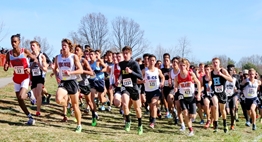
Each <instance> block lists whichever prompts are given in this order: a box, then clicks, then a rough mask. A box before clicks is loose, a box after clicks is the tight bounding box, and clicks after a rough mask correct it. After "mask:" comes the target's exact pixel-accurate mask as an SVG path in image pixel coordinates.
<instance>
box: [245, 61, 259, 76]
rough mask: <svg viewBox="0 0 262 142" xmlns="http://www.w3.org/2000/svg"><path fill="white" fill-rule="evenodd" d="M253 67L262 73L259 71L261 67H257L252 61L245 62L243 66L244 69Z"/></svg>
mask: <svg viewBox="0 0 262 142" xmlns="http://www.w3.org/2000/svg"><path fill="white" fill-rule="evenodd" d="M251 68H253V69H255V70H256V71H257V72H259V73H260V71H259V69H258V68H257V66H256V65H254V64H252V63H250V62H248V63H246V64H244V65H243V66H242V69H243V70H244V69H247V70H249V69H251Z"/></svg>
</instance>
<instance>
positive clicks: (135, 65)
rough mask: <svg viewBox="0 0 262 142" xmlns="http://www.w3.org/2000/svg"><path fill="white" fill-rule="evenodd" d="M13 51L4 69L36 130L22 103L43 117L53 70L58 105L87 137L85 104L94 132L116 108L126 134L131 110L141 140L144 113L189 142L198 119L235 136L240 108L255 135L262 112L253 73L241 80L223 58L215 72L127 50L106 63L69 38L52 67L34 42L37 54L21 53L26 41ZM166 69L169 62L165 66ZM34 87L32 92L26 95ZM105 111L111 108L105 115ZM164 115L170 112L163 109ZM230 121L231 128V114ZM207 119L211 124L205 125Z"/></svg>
mask: <svg viewBox="0 0 262 142" xmlns="http://www.w3.org/2000/svg"><path fill="white" fill-rule="evenodd" d="M11 44H12V47H13V49H12V50H10V51H9V52H8V53H7V55H6V63H5V64H4V70H5V71H7V70H8V68H9V67H11V66H12V67H13V68H14V76H13V81H14V89H15V93H16V97H17V99H18V102H19V106H20V107H21V109H22V110H23V112H24V113H25V114H26V115H27V117H28V118H29V120H28V122H27V124H28V125H34V124H35V119H34V118H33V115H32V114H31V113H30V112H29V111H28V109H27V107H26V105H25V102H24V100H25V99H28V98H29V99H30V101H31V103H32V104H36V105H37V109H36V114H35V115H34V117H35V116H36V117H37V116H40V115H41V105H42V104H43V102H44V101H43V99H45V101H47V103H49V102H50V97H51V95H50V94H48V92H47V90H46V89H45V87H44V84H45V76H46V72H47V71H48V66H51V67H52V71H53V73H52V74H51V76H55V78H56V81H57V84H58V88H57V91H56V94H55V100H56V103H57V104H59V105H61V106H62V107H63V119H62V121H63V122H66V121H67V119H68V118H67V117H68V114H72V113H74V117H75V118H76V122H77V127H76V130H75V131H76V132H81V131H82V125H81V117H82V113H81V111H80V108H79V106H81V105H80V104H82V103H83V102H82V98H84V99H85V101H86V108H87V109H86V111H88V110H89V111H90V112H91V114H92V120H91V121H92V122H91V125H92V126H96V125H97V121H98V118H99V116H98V112H97V110H98V106H100V108H99V109H100V110H102V111H103V110H108V111H111V109H112V106H115V107H118V108H120V113H121V114H122V115H123V117H124V120H125V131H127V132H128V131H130V127H131V119H130V109H131V107H132V106H133V107H134V111H135V113H136V117H137V122H138V127H137V132H138V134H139V135H141V134H143V126H142V110H143V108H145V111H146V112H148V113H149V127H151V128H153V129H154V127H155V125H156V119H157V118H161V117H162V114H161V112H165V115H164V116H165V117H166V118H172V119H173V122H174V124H177V125H178V124H179V125H180V126H181V127H180V129H179V130H180V131H185V130H186V126H187V128H188V130H189V134H188V135H189V136H193V135H194V130H193V123H192V122H194V121H195V119H196V117H197V114H198V116H199V118H200V122H199V123H200V124H202V125H204V126H203V127H204V128H206V129H207V128H209V127H213V129H214V132H217V130H218V119H219V117H221V118H222V120H223V130H224V132H225V133H227V132H228V130H229V129H230V130H234V129H235V125H236V124H235V123H236V121H238V108H239V104H241V108H242V110H243V114H244V117H245V119H246V124H245V125H246V126H250V125H251V126H252V130H256V119H257V116H258V114H257V110H259V111H260V113H262V111H261V110H260V109H261V108H262V107H261V106H262V105H261V104H260V102H261V99H260V98H262V97H261V96H260V94H261V93H260V90H261V89H260V88H261V81H260V80H259V79H258V78H260V77H259V75H258V73H257V72H256V71H255V70H254V69H252V68H251V69H249V70H244V71H243V72H239V73H237V72H236V70H235V67H234V65H228V66H227V68H226V69H225V68H222V67H220V60H219V58H213V59H212V64H211V65H205V64H203V63H200V64H199V66H198V67H194V66H192V65H190V62H189V60H188V59H185V58H180V57H178V56H177V57H173V58H171V57H170V55H169V54H168V53H165V54H164V55H163V61H159V60H157V59H156V56H155V55H153V54H144V55H143V59H141V58H137V59H136V60H134V59H133V58H132V48H131V47H129V46H125V47H123V49H122V51H121V52H112V51H110V50H108V51H106V54H105V55H104V56H103V57H101V51H100V50H92V49H91V48H90V47H86V48H83V47H82V46H81V45H74V44H73V43H72V42H71V41H70V40H69V39H62V41H61V46H62V48H61V50H60V52H61V53H60V54H59V55H57V56H56V57H55V58H54V61H53V63H50V64H48V63H47V58H48V57H47V56H46V55H44V54H43V53H42V52H41V45H40V44H39V43H38V42H37V41H31V42H30V46H31V50H32V52H31V51H29V50H28V49H25V48H21V47H20V35H19V34H17V35H13V36H12V37H11ZM162 62H163V63H162ZM29 84H31V91H28V87H29ZM106 106H107V108H106ZM161 108H164V110H162V109H161ZM228 114H229V115H230V127H228V126H227V115H228ZM205 119H206V120H205Z"/></svg>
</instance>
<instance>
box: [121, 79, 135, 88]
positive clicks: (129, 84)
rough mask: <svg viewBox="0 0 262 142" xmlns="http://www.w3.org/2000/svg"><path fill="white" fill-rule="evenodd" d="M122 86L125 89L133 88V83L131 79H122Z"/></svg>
mask: <svg viewBox="0 0 262 142" xmlns="http://www.w3.org/2000/svg"><path fill="white" fill-rule="evenodd" d="M123 85H124V86H125V87H133V82H132V79H131V78H125V79H123Z"/></svg>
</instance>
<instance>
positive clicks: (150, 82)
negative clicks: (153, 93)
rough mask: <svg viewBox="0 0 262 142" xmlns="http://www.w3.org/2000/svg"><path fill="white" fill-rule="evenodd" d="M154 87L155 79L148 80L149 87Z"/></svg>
mask: <svg viewBox="0 0 262 142" xmlns="http://www.w3.org/2000/svg"><path fill="white" fill-rule="evenodd" d="M154 87H156V80H150V81H149V88H154Z"/></svg>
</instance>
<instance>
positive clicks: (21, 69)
mask: <svg viewBox="0 0 262 142" xmlns="http://www.w3.org/2000/svg"><path fill="white" fill-rule="evenodd" d="M11 44H12V47H13V49H12V50H10V51H9V52H8V53H7V54H6V62H5V64H4V71H7V70H8V68H9V67H10V66H13V68H14V76H13V81H14V90H15V94H16V98H17V100H18V103H19V106H20V107H21V109H22V110H23V112H24V113H25V114H26V115H27V117H28V118H29V120H28V121H27V123H26V124H27V125H34V124H35V120H34V118H33V116H32V115H31V113H29V111H28V109H27V108H26V105H25V102H24V100H25V99H27V98H28V97H29V98H30V99H31V100H32V99H34V97H31V96H28V94H27V89H28V86H29V81H30V78H29V74H30V68H29V60H28V58H27V57H29V58H31V59H32V60H33V61H34V62H36V63H37V62H38V60H37V58H36V57H35V56H34V55H32V54H31V53H30V51H29V50H27V49H24V48H21V47H20V34H16V35H12V36H11Z"/></svg>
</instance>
